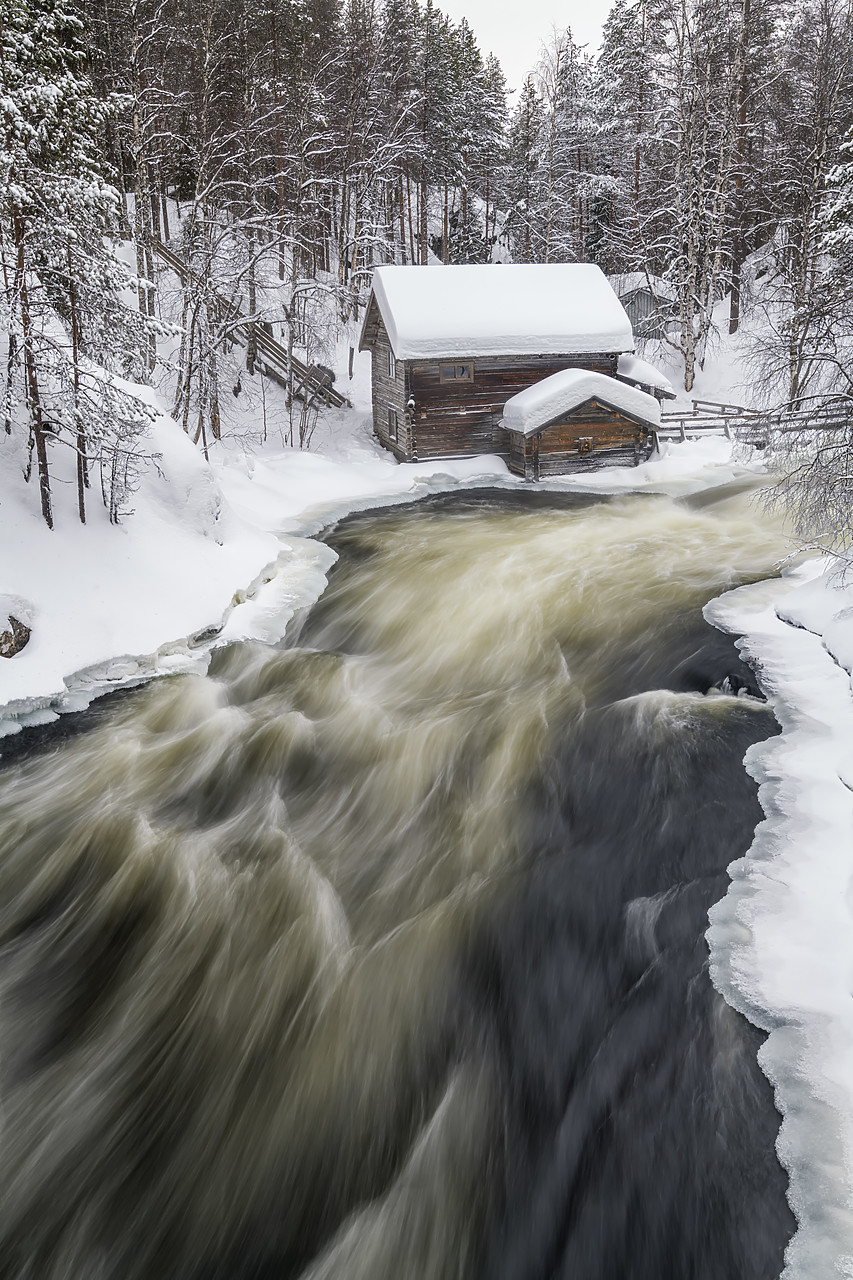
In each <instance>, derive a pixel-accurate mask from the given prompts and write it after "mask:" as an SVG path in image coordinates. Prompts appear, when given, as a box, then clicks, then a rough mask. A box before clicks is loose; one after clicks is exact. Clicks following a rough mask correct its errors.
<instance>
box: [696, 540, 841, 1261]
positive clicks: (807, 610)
mask: <svg viewBox="0 0 853 1280" xmlns="http://www.w3.org/2000/svg"><path fill="white" fill-rule="evenodd" d="M823 567H824V566H823V565H822V564H821V563H820V562H818V561H810V562H808V563H806V564H805V565H803V566H801V567H800V568H798V569H796V570H794V571H793V572H792V573H790V574H789V575H787V576H785V577H783V578H782V579H781V580H777V581H771V582H763V583H759V584H757V585H756V586H752V587H742V588H740V589H739V590H737V591H733V592H730V593H729V594H728V595H726V596H723V597H722V598H721V599H719V600H715V601H713V602H712V604H711V605H709V606H708V608H707V609H706V611H705V612H706V616H707V617H708V618H709V620H710V621H712V622H714V623H716V624H717V625H719V626H723V627H725V628H726V629H728V630H732V631H736V632H738V633H741V634H742V635H743V639H742V640H741V642H740V648H741V650H742V652H743V654H744V656H745V657H746V658H747V659H748V660H749V661H750V662H751V663H752V664H753V665H754V666H755V667H756V669H757V670H758V671H759V673H760V678H761V684H762V687H763V688H764V689H765V691H766V693H767V694H768V696H769V698H770V700H771V702H772V704H773V708H774V711H775V713H776V717H777V719H778V720H779V723H780V725H781V728H782V733H781V735H780V736H779V737H776V738H771V739H770V740H769V741H767V742H764V743H761V744H760V745H758V746H756V747H753V748H752V749H751V750H750V751H749V753H748V754H747V757H746V766H747V769H748V771H749V772H750V773H751V774H752V776H753V777H754V778H755V779H756V781H757V782H758V783H759V788H760V790H759V798H760V801H761V805H762V808H763V809H764V812H765V815H766V817H765V820H764V822H762V823H761V824H760V825H759V827H758V828H757V830H756V834H755V840H754V843H753V845H752V847H751V849H750V850H749V852H748V854H747V856H746V857H745V858H742V859H740V860H739V861H737V862H735V863H733V864H732V866H731V867H730V868H729V871H730V874H731V876H732V885H731V888H730V890H729V893H728V894H727V896H726V897H725V898H724V899H723V901H722V902H720V903H719V904H718V905H717V907H716V908H714V910H713V911H712V912H711V928H710V930H709V933H708V940H709V943H710V947H711V958H712V976H713V978H714V982H715V985H717V986H718V987H719V989H720V990H721V991H722V992H723V994H724V995H725V997H726V999H727V1000H728V1001H729V1003H730V1004H733V1005H734V1006H735V1007H736V1008H739V1009H741V1011H742V1012H743V1013H745V1014H746V1016H747V1017H748V1018H749V1019H750V1020H751V1021H752V1022H754V1023H755V1024H756V1025H758V1026H760V1027H763V1028H764V1029H765V1030H766V1031H768V1032H769V1037H768V1040H767V1042H766V1044H765V1045H764V1048H763V1049H762V1051H761V1054H760V1061H761V1065H762V1067H763V1069H764V1071H765V1073H766V1075H767V1076H768V1077H769V1079H770V1080H771V1082H772V1083H773V1085H774V1087H775V1089H776V1101H777V1105H778V1106H779V1109H780V1110H781V1111H782V1113H783V1116H784V1121H783V1125H782V1129H781V1132H780V1136H779V1143H778V1149H779V1155H780V1158H781V1160H782V1163H783V1164H784V1165H785V1166H786V1168H787V1169H788V1172H789V1174H790V1180H791V1181H790V1193H789V1198H790V1201H791V1205H792V1208H793V1209H794V1212H795V1213H796V1216H797V1219H798V1221H799V1224H800V1225H799V1230H798V1231H797V1234H796V1235H795V1237H794V1239H793V1240H792V1242H791V1244H790V1246H789V1248H788V1252H787V1255H786V1269H785V1272H784V1276H785V1280H817V1277H829V1276H836V1275H844V1276H853V997H851V979H853V882H851V870H853V697H852V696H851V681H850V665H851V661H853V588H848V589H847V590H843V589H840V588H837V587H836V588H834V587H832V586H831V585H829V584H828V583H827V581H826V580H825V578H824V576H823V573H822V569H823Z"/></svg>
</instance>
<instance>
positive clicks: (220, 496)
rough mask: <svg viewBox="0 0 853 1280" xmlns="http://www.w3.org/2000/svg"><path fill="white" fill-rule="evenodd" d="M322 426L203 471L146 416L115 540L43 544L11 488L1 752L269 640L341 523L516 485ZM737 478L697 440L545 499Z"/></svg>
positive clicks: (475, 465)
mask: <svg viewBox="0 0 853 1280" xmlns="http://www.w3.org/2000/svg"><path fill="white" fill-rule="evenodd" d="M336 418H337V420H335V418H333V419H332V421H331V423H330V425H329V426H328V428H327V432H326V435H325V436H324V437H321V440H320V447H319V449H318V450H317V451H311V452H299V451H297V450H292V449H277V450H275V451H267V452H265V453H260V454H258V455H256V456H253V455H245V454H243V453H242V451H240V450H235V451H232V452H229V451H228V450H227V448H224V449H223V450H222V452H221V454H220V455H219V456H218V457H216V458H215V459H214V461H213V462H212V463H211V464H210V465H208V464H207V463H205V462H204V460H203V458H202V457H201V455H200V454H199V453H198V451H197V450H196V448H195V446H193V445H192V444H191V443H190V441H189V440H188V438H187V437H186V436H185V435H184V434H183V432H182V431H181V430H180V428H178V427H177V425H176V424H175V423H174V422H172V420H171V419H169V418H167V417H166V416H165V415H163V416H161V417H160V418H159V419H158V421H157V422H156V423H155V428H154V445H155V447H156V449H157V451H158V464H157V467H156V468H153V469H152V472H151V474H149V476H148V477H146V480H145V482H144V484H143V486H142V488H141V490H140V492H139V494H138V495H137V502H136V506H137V511H136V513H135V514H134V515H132V516H130V517H128V519H127V521H126V522H125V523H124V524H122V525H120V526H119V527H118V528H116V527H114V526H110V525H107V524H106V523H105V521H104V520H103V515H102V513H101V512H99V511H97V508H96V509H95V511H94V513H93V515H92V516H91V517H90V524H89V525H87V526H86V527H85V528H82V527H81V526H79V525H78V524H76V523H75V520H74V516H73V514H72V512H71V511H66V512H64V513H61V516H60V519H61V523H59V522H58V528H57V529H56V530H55V531H54V532H53V533H51V532H50V531H49V530H47V529H46V528H45V527H44V525H43V524H42V522H41V519H40V517H39V516H38V514H37V512H35V511H33V510H31V509H30V507H31V504H32V495H31V493H30V492H29V491H28V490H27V489H26V488H25V487H23V486H18V488H17V489H14V488H10V489H9V491H8V492H7V493H4V494H0V496H2V497H3V498H4V499H5V500H4V501H3V502H2V503H0V542H2V544H3V545H4V546H5V547H6V548H7V551H8V562H7V563H4V565H3V569H2V573H0V613H2V614H5V613H16V611H17V613H23V614H25V617H26V620H28V621H29V624H30V625H32V629H33V634H32V638H31V640H30V643H29V644H28V645H27V647H26V648H25V649H23V650H22V651H21V653H19V654H18V655H16V656H15V657H14V658H12V659H4V660H2V662H0V740H2V737H3V736H4V735H6V734H9V733H16V732H18V731H19V730H20V729H21V728H25V727H28V726H30V725H36V724H44V723H48V722H50V721H52V720H55V719H56V718H57V716H58V715H60V714H62V713H63V712H68V711H76V710H80V709H82V708H83V707H85V706H87V705H88V704H89V703H90V702H91V701H92V700H93V699H94V698H96V697H98V696H100V695H101V694H103V693H106V692H108V691H110V690H113V689H118V688H122V687H126V686H128V685H132V684H138V683H140V682H141V681H144V680H147V679H150V678H152V677H154V676H158V675H169V674H175V673H179V672H182V671H189V670H198V669H200V664H204V663H205V662H206V660H207V656H208V654H209V652H210V650H211V648H212V647H213V646H215V645H217V644H221V643H225V642H228V641H231V640H238V639H250V638H254V639H260V640H268V641H275V640H278V639H280V638H281V636H282V635H283V634H284V630H285V628H286V626H287V623H288V622H289V620H290V618H291V617H292V616H293V614H294V613H295V612H296V611H297V610H299V609H301V608H304V607H305V606H307V605H309V604H311V603H313V602H314V601H315V600H316V599H317V597H318V596H319V595H320V593H321V592H322V590H323V587H324V585H325V580H326V578H325V575H326V571H327V570H328V568H329V567H330V565H331V564H332V563H333V561H334V556H333V553H332V552H330V551H329V549H328V548H327V547H325V546H324V545H323V544H321V543H319V542H317V541H315V540H314V538H313V535H315V534H316V533H318V532H319V531H320V530H321V529H323V528H325V527H327V526H328V525H329V524H332V523H334V521H336V520H338V519H341V518H342V517H344V516H345V515H347V514H349V513H351V512H354V511H359V510H364V509H365V508H369V507H381V506H386V505H394V504H397V503H402V502H410V501H414V500H416V499H417V498H419V497H424V496H427V495H428V494H431V493H440V492H447V491H451V490H454V489H459V490H462V489H466V488H476V487H483V486H492V487H495V486H496V487H501V486H505V487H511V488H517V487H518V486H524V484H525V482H524V481H522V480H520V479H518V478H516V477H514V476H512V475H510V474H509V472H508V471H507V468H506V466H505V465H504V463H503V462H502V461H501V460H500V459H498V458H496V457H493V456H490V455H485V456H482V457H478V458H469V459H461V460H448V459H440V460H437V461H435V462H431V463H426V462H424V463H412V464H398V463H397V462H395V461H394V460H393V459H392V458H391V457H390V455H388V454H387V453H385V452H384V451H382V450H381V449H380V448H379V446H378V445H377V444H376V443H375V442H374V441H373V440H372V439H371V437H370V435H369V432H368V427H367V422H366V420H365V416H364V415H363V414H361V415H360V414H357V413H353V412H352V411H350V412H342V413H341V414H339V415H336ZM748 473H749V469H748V468H745V467H743V466H741V465H739V464H735V463H732V461H731V458H730V449H729V446H728V444H727V442H726V441H723V440H716V439H711V440H706V441H702V442H695V443H694V444H692V445H688V446H683V445H679V446H668V447H667V446H665V453H664V456H663V457H662V458H658V459H655V460H654V461H652V462H649V463H646V464H644V465H643V466H641V467H638V468H634V467H619V468H612V469H611V468H605V469H603V470H601V471H598V472H595V473H592V474H590V475H587V476H571V477H564V478H561V479H558V480H554V481H552V482H551V483H550V484H549V485H548V486H547V487H549V488H553V489H556V490H560V491H566V490H567V489H568V490H572V491H584V492H597V493H608V492H625V491H628V490H633V489H641V490H642V489H645V490H647V491H649V492H652V491H655V490H661V491H665V492H671V493H688V492H694V491H696V490H698V489H701V488H705V487H709V486H713V485H715V484H724V483H726V482H727V481H729V480H731V479H732V478H734V477H736V476H740V475H746V474H748ZM545 487H546V486H545V485H541V486H540V489H541V488H545ZM98 520H100V523H97V521H98ZM0 629H2V619H0Z"/></svg>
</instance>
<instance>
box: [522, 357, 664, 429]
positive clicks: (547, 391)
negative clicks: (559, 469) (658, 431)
mask: <svg viewBox="0 0 853 1280" xmlns="http://www.w3.org/2000/svg"><path fill="white" fill-rule="evenodd" d="M588 400H598V401H599V402H601V403H603V404H606V405H609V406H610V408H611V409H616V410H617V411H618V412H619V413H624V414H627V416H628V417H629V418H634V419H636V420H637V421H639V422H645V423H647V424H648V425H649V426H651V427H656V426H658V425H659V423H660V405H659V404H658V402H657V400H655V398H654V396H649V395H646V393H645V391H638V390H637V388H636V387H629V386H626V384H625V383H624V382H619V381H618V380H617V379H616V378H608V377H607V375H606V374H604V373H592V372H590V370H588V369H561V370H560V372H559V373H552V374H551V376H550V377H549V378H543V379H542V381H541V382H534V384H533V386H532V387H526V388H525V390H524V391H519V393H518V395H514V396H512V397H511V398H510V399H509V400H507V402H506V404H505V405H504V411H503V418H502V420H501V426H502V427H504V428H505V429H506V430H507V431H520V432H521V433H522V434H523V435H526V436H530V435H534V434H535V433H536V432H537V431H541V430H542V428H543V427H547V426H548V424H549V423H550V422H554V421H555V420H556V419H557V418H561V417H562V416H563V415H564V414H566V413H571V412H572V410H574V409H579V408H580V406H581V405H582V404H586V402H587V401H588Z"/></svg>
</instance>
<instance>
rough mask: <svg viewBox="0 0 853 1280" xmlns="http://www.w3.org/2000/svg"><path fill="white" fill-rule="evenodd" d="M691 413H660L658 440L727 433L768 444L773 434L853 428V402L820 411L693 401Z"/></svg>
mask: <svg viewBox="0 0 853 1280" xmlns="http://www.w3.org/2000/svg"><path fill="white" fill-rule="evenodd" d="M691 404H692V406H693V409H692V412H688V411H685V410H673V411H670V412H668V413H662V414H661V424H660V427H659V428H658V429H657V436H658V439H659V440H660V439H663V440H689V439H697V438H698V437H700V436H703V435H724V436H725V437H726V439H728V440H738V441H740V442H742V443H743V444H752V445H765V444H767V442H768V439H769V438H770V437H771V436H772V435H774V434H782V435H792V434H797V433H799V432H809V433H811V432H821V431H843V430H845V429H850V428H851V427H853V405H851V406H849V407H847V406H845V405H839V406H838V407H837V408H828V409H820V410H799V411H796V412H790V411H785V410H777V411H775V412H773V411H770V410H761V409H747V408H745V407H744V406H743V405H739V404H720V403H717V402H716V401H713V400H692V401H691Z"/></svg>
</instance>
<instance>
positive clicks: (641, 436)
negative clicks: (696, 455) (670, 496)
mask: <svg viewBox="0 0 853 1280" xmlns="http://www.w3.org/2000/svg"><path fill="white" fill-rule="evenodd" d="M362 347H368V348H369V349H370V351H371V358H372V366H373V426H374V431H375V434H376V436H377V438H378V439H379V441H380V443H381V444H383V445H384V446H385V448H387V449H390V450H391V452H392V453H393V454H394V455H395V457H397V458H399V459H400V460H402V461H412V460H423V459H428V458H438V457H466V456H471V455H475V454H480V453H493V454H498V455H500V456H502V457H504V458H506V459H507V461H508V464H509V466H510V469H511V470H513V471H515V472H516V474H519V475H523V476H525V478H527V479H531V480H533V479H538V478H539V475H540V474H541V475H551V474H558V473H559V472H560V471H561V470H563V471H568V470H574V469H576V468H578V467H580V468H586V467H589V466H600V465H603V463H604V461H605V460H607V459H610V458H611V455H612V456H613V458H617V457H618V460H619V461H624V460H631V461H637V460H638V458H639V457H640V455H641V453H642V452H643V450H644V448H645V441H646V439H647V437H648V431H647V429H646V427H645V426H644V425H642V424H639V423H637V422H634V421H633V420H631V419H629V418H627V417H626V416H624V415H621V414H619V413H617V412H616V411H615V410H613V409H612V408H610V407H609V406H607V405H603V404H599V403H597V402H595V401H590V402H588V403H587V404H586V405H584V406H581V408H580V409H579V410H576V411H575V412H574V414H571V415H567V416H566V419H565V421H561V422H560V423H555V424H549V425H548V427H546V428H545V429H544V430H543V431H541V432H537V433H535V434H533V435H531V436H530V437H527V438H525V437H524V436H521V435H518V434H517V433H509V432H507V431H505V430H504V429H503V428H502V427H501V426H500V422H501V418H502V415H503V409H504V405H505V404H506V402H507V400H509V399H510V397H511V396H514V395H516V394H517V393H518V392H519V391H523V390H525V389H526V388H527V387H530V386H533V384H534V383H537V382H540V381H541V380H542V379H543V378H547V377H548V376H549V375H550V374H552V373H557V372H559V371H560V370H562V369H589V370H591V371H593V372H596V373H603V374H606V375H607V376H608V377H614V376H615V374H616V365H617V356H615V355H610V354H606V353H602V352H588V353H584V354H580V355H578V354H574V355H547V356H537V355H523V356H518V355H509V356H478V357H474V358H473V359H472V358H471V357H466V356H465V355H464V354H463V355H461V356H460V363H463V362H464V363H466V364H472V365H473V372H474V376H473V379H472V380H471V381H468V380H467V379H465V380H458V381H446V382H442V381H441V373H440V368H441V365H442V364H447V363H448V361H439V360H398V361H396V368H395V372H394V374H393V376H392V374H391V372H390V369H389V356H390V355H391V342H390V339H389V336H388V333H387V330H386V328H385V324H384V322H383V320H382V316H381V313H380V311H379V308H378V306H377V305H376V301H375V299H372V300H371V304H370V309H369V311H368V315H367V318H366V321H365V326H364V330H363V333H362ZM389 409H394V410H395V412H396V413H397V420H398V424H399V427H398V437H397V440H392V439H391V438H390V436H389V432H388V410H389ZM581 437H586V438H589V437H592V438H593V443H592V449H591V452H590V453H584V452H582V451H581V448H580V447H579V444H578V441H579V439H580V438H581Z"/></svg>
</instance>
